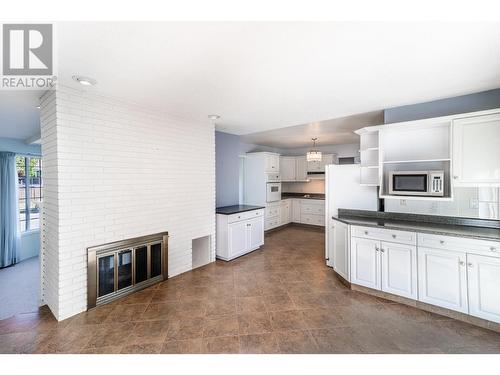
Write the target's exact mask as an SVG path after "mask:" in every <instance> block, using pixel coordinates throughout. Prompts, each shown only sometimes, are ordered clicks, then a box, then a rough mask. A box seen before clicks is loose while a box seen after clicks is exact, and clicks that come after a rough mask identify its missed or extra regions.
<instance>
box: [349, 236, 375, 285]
mask: <svg viewBox="0 0 500 375" xmlns="http://www.w3.org/2000/svg"><path fill="white" fill-rule="evenodd" d="M379 243H380V241H377V240H370V239H366V238H356V237H352V239H351V282H352V283H353V284H358V285H362V286H366V287H367V288H372V289H379V290H380V287H381V281H380V276H381V275H380V256H379Z"/></svg>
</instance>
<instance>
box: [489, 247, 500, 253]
mask: <svg viewBox="0 0 500 375" xmlns="http://www.w3.org/2000/svg"><path fill="white" fill-rule="evenodd" d="M490 251H492V252H494V253H496V252H497V251H498V250H497V248H496V247H490Z"/></svg>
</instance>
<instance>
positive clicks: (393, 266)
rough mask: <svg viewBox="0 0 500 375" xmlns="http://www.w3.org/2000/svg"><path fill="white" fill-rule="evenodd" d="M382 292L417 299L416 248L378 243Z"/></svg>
mask: <svg viewBox="0 0 500 375" xmlns="http://www.w3.org/2000/svg"><path fill="white" fill-rule="evenodd" d="M380 254H381V259H382V261H381V268H382V290H383V291H384V292H387V293H392V294H397V295H399V296H402V297H406V298H411V299H417V248H416V247H415V246H411V245H404V244H398V243H391V242H381V243H380Z"/></svg>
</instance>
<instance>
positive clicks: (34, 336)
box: [0, 226, 500, 353]
mask: <svg viewBox="0 0 500 375" xmlns="http://www.w3.org/2000/svg"><path fill="white" fill-rule="evenodd" d="M323 258H324V235H323V233H322V231H320V230H318V229H312V228H304V227H299V226H289V227H286V228H283V229H280V230H277V231H274V232H272V233H269V234H267V235H266V244H265V246H264V247H262V248H261V249H260V250H258V251H255V252H253V253H251V254H248V255H246V256H243V257H241V258H239V259H236V260H234V261H232V262H222V261H217V262H215V263H212V264H210V265H208V266H205V267H202V268H199V269H196V270H194V271H191V272H187V273H185V274H182V275H180V276H177V277H173V278H171V279H169V280H167V281H165V282H163V283H161V284H158V285H155V286H154V287H151V288H148V289H145V290H143V291H141V292H138V293H136V294H133V295H130V296H128V297H125V298H124V299H121V300H119V301H115V302H114V303H112V304H108V305H105V306H101V307H98V308H95V309H93V310H90V311H88V312H84V313H81V314H79V315H77V316H75V317H72V318H70V319H67V320H65V321H63V322H59V323H58V322H56V321H55V319H54V318H53V317H52V315H51V314H50V312H49V311H48V310H47V309H46V308H42V309H40V311H39V312H37V313H30V314H20V315H17V316H15V317H12V318H9V319H6V320H3V321H0V353H500V334H499V333H496V332H493V331H489V330H486V329H482V328H478V327H475V326H472V325H469V324H467V323H463V322H459V321H456V320H452V319H450V318H446V317H442V316H439V315H435V314H432V313H429V312H425V311H422V310H419V309H416V308H412V307H408V306H405V305H401V304H397V303H391V302H389V301H385V300H382V299H379V298H376V297H372V296H368V295H365V294H362V293H360V292H355V291H351V290H349V289H347V288H346V287H344V286H343V285H342V284H341V283H340V282H339V281H338V280H337V279H336V277H335V276H334V275H333V272H332V270H331V269H330V268H328V267H326V266H325V262H324V259H323Z"/></svg>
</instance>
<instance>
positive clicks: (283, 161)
mask: <svg viewBox="0 0 500 375" xmlns="http://www.w3.org/2000/svg"><path fill="white" fill-rule="evenodd" d="M280 175H281V181H282V182H285V181H295V180H296V179H297V178H296V158H295V157H294V156H280Z"/></svg>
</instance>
